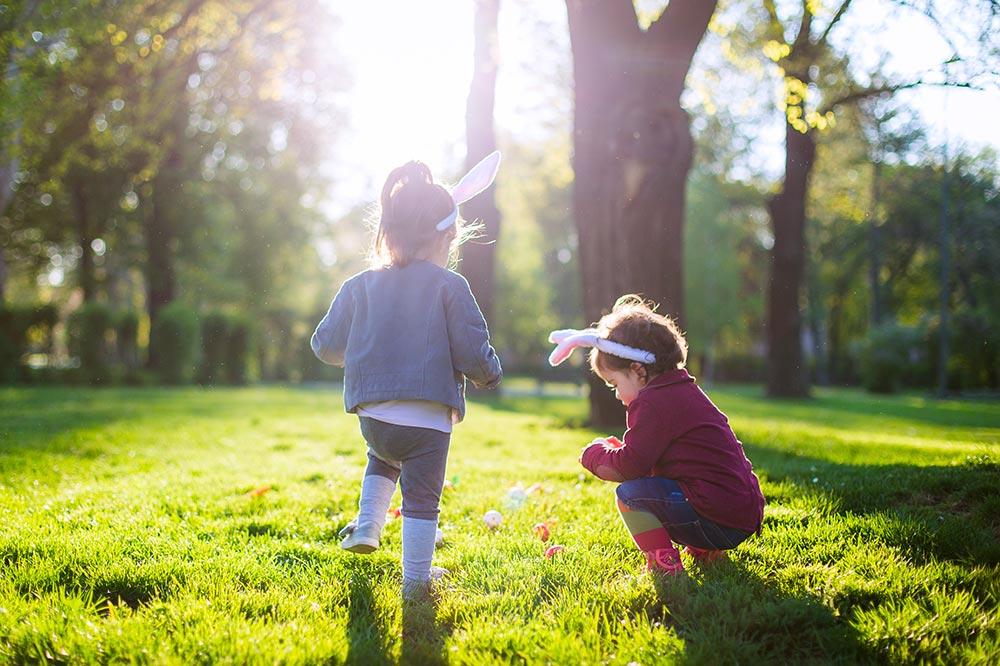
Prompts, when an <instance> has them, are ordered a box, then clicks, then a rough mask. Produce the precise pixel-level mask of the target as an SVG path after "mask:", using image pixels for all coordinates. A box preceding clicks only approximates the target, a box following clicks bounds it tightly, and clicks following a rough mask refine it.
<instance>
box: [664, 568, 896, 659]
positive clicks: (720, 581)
mask: <svg viewBox="0 0 1000 666" xmlns="http://www.w3.org/2000/svg"><path fill="white" fill-rule="evenodd" d="M702 573H703V576H701V577H700V579H695V578H692V577H689V576H688V575H687V574H683V575H681V576H678V577H672V576H671V577H657V578H656V579H655V581H654V588H655V590H656V597H657V606H656V607H655V611H656V612H658V613H659V614H660V617H661V618H662V621H664V622H667V623H669V624H670V625H672V626H673V627H674V630H675V631H676V632H677V635H678V636H679V637H680V638H682V639H683V641H684V646H685V647H684V654H683V656H681V657H680V658H679V659H678V661H677V663H684V664H730V663H731V664H779V663H823V664H834V663H841V664H867V663H877V662H878V659H877V657H876V655H874V654H873V653H872V652H871V651H870V649H869V648H868V647H867V646H866V645H864V644H863V641H862V638H861V636H860V635H859V634H858V632H857V631H856V630H855V629H854V628H853V627H852V626H850V625H849V624H847V623H845V622H843V621H842V619H841V618H838V617H837V616H836V615H835V613H834V612H833V610H832V609H830V608H827V607H826V606H824V605H823V604H822V603H821V602H820V601H819V600H818V599H813V598H809V597H803V596H795V595H792V594H788V593H785V592H782V591H781V590H779V589H778V588H777V587H776V586H771V585H768V584H767V583H766V582H765V581H764V580H762V579H761V578H759V577H758V576H756V575H755V574H754V573H752V572H751V571H749V570H748V569H746V568H745V567H743V566H742V565H741V564H739V563H736V562H733V561H731V560H723V561H721V562H717V563H715V564H713V565H711V566H709V567H707V568H706V569H705V570H704V571H703V572H702ZM650 610H651V609H648V608H647V609H646V611H647V613H648V612H649V611H650Z"/></svg>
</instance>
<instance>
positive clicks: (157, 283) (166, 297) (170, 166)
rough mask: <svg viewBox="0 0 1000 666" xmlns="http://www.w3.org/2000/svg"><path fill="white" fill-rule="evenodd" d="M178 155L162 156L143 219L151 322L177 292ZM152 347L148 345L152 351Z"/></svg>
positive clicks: (147, 301)
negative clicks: (175, 212) (175, 269)
mask: <svg viewBox="0 0 1000 666" xmlns="http://www.w3.org/2000/svg"><path fill="white" fill-rule="evenodd" d="M180 161H181V160H180V156H179V154H178V153H177V152H176V149H175V150H174V151H173V152H172V153H171V154H170V155H169V156H168V157H167V158H166V159H165V160H164V162H163V164H162V165H161V168H160V172H159V173H158V174H157V176H156V177H155V178H154V180H153V183H152V186H153V188H152V196H151V197H150V202H149V208H148V210H147V212H146V214H145V216H144V217H145V222H146V289H147V294H148V296H147V298H146V312H147V314H148V315H149V323H150V326H152V325H153V323H154V322H156V315H157V313H158V312H159V311H160V310H161V309H162V308H163V306H165V305H167V304H168V303H170V302H171V301H173V300H174V298H176V296H177V293H176V291H177V285H176V275H175V271H174V246H175V245H176V242H177V239H176V231H175V229H176V225H175V223H174V220H173V211H174V210H176V207H177V206H178V205H179V200H180V197H181V196H182V192H181V186H180V184H179V180H178V179H179V170H180ZM154 352H155V350H153V349H151V350H150V354H151V355H152V354H153V353H154Z"/></svg>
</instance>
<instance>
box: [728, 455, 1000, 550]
mask: <svg viewBox="0 0 1000 666" xmlns="http://www.w3.org/2000/svg"><path fill="white" fill-rule="evenodd" d="M747 449H748V455H749V456H750V458H751V460H753V461H754V468H755V470H756V471H757V472H758V473H759V474H762V475H764V476H765V477H766V479H767V481H768V482H769V483H771V484H780V483H785V484H789V483H790V484H792V486H793V487H794V488H795V490H794V491H791V492H788V491H787V490H785V491H783V490H781V489H780V488H779V489H778V490H777V491H775V490H774V489H773V488H772V489H771V491H770V493H769V496H768V503H769V504H770V505H771V506H783V505H784V506H787V505H789V504H791V503H794V502H795V501H796V500H798V499H800V498H803V497H818V498H822V499H823V501H822V502H816V501H813V500H810V502H809V504H812V505H815V506H816V507H818V511H819V512H820V513H818V514H813V515H805V514H804V515H802V516H801V517H800V518H798V520H799V521H800V522H802V524H803V525H805V524H806V523H807V522H809V521H810V520H812V519H814V518H815V517H817V516H819V515H822V512H823V511H826V513H828V514H831V515H836V516H847V515H874V514H881V515H883V516H885V517H886V518H887V519H890V520H891V521H895V522H896V523H897V524H895V525H889V526H888V529H884V530H880V533H879V534H878V535H860V536H862V537H865V538H868V537H869V536H878V537H879V538H881V539H882V540H884V541H885V540H888V541H889V543H887V544H886V545H890V546H895V547H897V548H899V549H900V551H901V552H902V553H904V554H905V555H906V556H907V557H909V558H911V559H912V560H913V561H915V562H921V561H925V560H927V559H928V558H929V557H933V558H935V559H938V560H954V561H970V560H971V561H973V562H975V563H976V564H986V565H997V564H1000V483H997V479H998V478H1000V464H998V463H997V462H996V461H995V460H993V459H991V458H989V457H979V458H970V459H969V460H968V461H967V462H966V464H959V465H929V466H919V465H901V464H891V465H854V464H847V463H836V462H831V461H829V460H825V459H822V458H815V457H810V456H804V455H797V454H793V453H790V452H788V451H785V450H783V449H779V448H771V447H767V446H761V445H756V444H754V445H748V446H747ZM786 488H787V486H786ZM765 494H766V495H767V494H768V493H765ZM768 520H769V518H768V516H767V514H765V524H766V523H767V521H768Z"/></svg>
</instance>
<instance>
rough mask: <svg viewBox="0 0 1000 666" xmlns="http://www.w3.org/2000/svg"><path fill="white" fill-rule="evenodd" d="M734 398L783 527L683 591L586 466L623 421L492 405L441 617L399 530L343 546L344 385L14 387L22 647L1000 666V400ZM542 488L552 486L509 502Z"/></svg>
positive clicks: (529, 404) (0, 527)
mask: <svg viewBox="0 0 1000 666" xmlns="http://www.w3.org/2000/svg"><path fill="white" fill-rule="evenodd" d="M512 385H513V386H516V385H517V384H516V382H515V383H512ZM711 395H712V396H713V398H715V399H716V401H717V402H718V404H719V405H720V406H721V407H722V408H723V410H724V411H726V412H727V413H728V414H729V416H730V418H731V420H732V422H733V425H734V427H735V429H736V431H737V433H738V434H739V435H740V437H741V439H742V440H743V441H744V442H745V444H746V449H747V452H748V455H749V456H750V458H751V460H752V461H753V462H754V465H755V468H756V469H757V472H758V474H759V475H760V477H761V480H762V483H763V490H764V494H765V496H766V497H767V498H768V502H769V503H768V506H767V509H766V515H765V523H764V530H763V533H762V534H761V535H760V536H758V537H754V538H752V539H751V540H750V541H748V542H746V543H745V544H743V545H741V546H740V547H739V548H738V549H737V550H736V551H734V552H733V553H732V555H731V558H730V560H729V561H728V562H723V563H721V564H719V565H716V566H714V567H712V568H709V569H700V568H698V567H697V566H696V565H693V564H689V566H688V573H687V575H685V576H683V577H681V578H679V579H677V580H669V581H662V580H656V579H654V578H652V577H650V576H649V575H647V574H645V573H642V572H641V567H642V564H643V561H644V560H643V558H642V556H641V554H640V553H638V552H637V551H636V550H635V548H634V546H633V544H632V543H631V541H630V539H629V537H628V535H627V534H626V532H625V530H624V528H623V527H622V526H621V524H620V520H619V518H618V517H617V514H616V513H615V511H614V509H613V501H612V490H613V486H612V485H610V484H604V483H602V482H599V481H596V480H594V479H591V478H585V477H581V476H580V472H581V470H580V468H579V467H578V465H577V463H576V457H577V455H578V452H579V449H580V447H581V445H582V444H584V443H585V442H587V441H589V440H590V439H592V438H593V437H594V435H595V434H608V433H595V432H593V431H589V430H584V429H579V428H575V427H572V426H571V425H568V424H574V423H580V422H582V420H583V418H584V416H585V404H584V402H583V399H582V398H572V397H569V398H544V399H541V398H536V397H531V396H525V397H508V398H503V399H497V398H495V397H493V398H490V399H487V400H481V401H477V402H476V403H475V404H473V405H472V406H471V408H470V410H469V416H468V420H467V421H466V423H464V424H462V425H460V426H459V427H458V428H457V429H456V433H455V436H454V438H453V442H452V452H451V457H450V462H449V469H448V476H449V477H450V478H451V479H452V480H453V481H454V486H453V487H451V488H449V489H447V490H446V491H445V496H444V500H443V505H442V513H441V522H442V527H443V530H444V532H445V535H446V538H445V542H444V545H443V546H442V547H441V548H440V549H439V550H438V553H437V557H436V561H437V563H438V564H440V565H442V566H445V567H447V568H448V569H450V570H451V572H452V573H451V575H450V576H449V577H448V578H446V579H445V580H444V581H443V584H442V585H441V587H440V592H441V597H440V601H439V604H438V606H437V611H436V613H437V617H436V620H435V621H433V622H428V621H427V618H426V617H424V616H419V617H407V618H404V617H403V614H402V611H401V608H400V602H399V598H398V578H399V575H400V571H399V563H398V562H399V549H400V535H399V522H398V521H395V522H390V523H389V525H388V527H387V529H386V534H385V537H384V539H383V548H382V550H380V551H379V552H377V553H376V554H374V555H372V556H367V557H366V556H358V555H350V554H346V553H344V552H342V551H341V550H340V549H339V548H338V546H337V541H338V540H337V536H336V534H337V531H338V530H339V529H340V528H341V527H342V526H343V525H344V524H345V523H346V522H347V521H348V520H349V519H350V518H351V517H352V516H353V514H354V509H355V507H356V502H357V491H358V485H359V480H360V478H361V474H362V471H363V469H364V461H365V458H364V445H363V442H362V440H361V438H360V435H359V433H358V429H357V422H356V419H355V418H354V417H351V416H348V415H345V414H344V413H343V407H342V403H341V400H340V395H339V393H338V392H336V391H334V390H322V389H311V390H310V389H299V388H248V389H240V390H199V389H177V390H166V389H116V390H87V389H10V388H8V389H0V567H2V572H0V661H2V662H3V663H12V664H13V663H43V662H44V663H122V662H125V663H129V662H135V663H157V664H159V663H171V664H194V663H261V664H271V663H287V664H315V663H341V662H348V663H357V664H379V663H390V662H395V661H398V660H402V661H405V662H410V663H434V662H435V661H439V662H449V663H456V664H461V663H522V662H527V663H533V664H534V663H539V664H543V663H548V662H551V663H555V664H582V663H590V664H602V663H607V664H623V665H624V664H630V663H637V664H644V665H648V664H662V663H695V664H703V663H712V664H714V663H746V664H751V663H802V662H808V663H846V664H854V663H868V662H889V663H920V662H926V663H983V664H993V663H998V660H1000V610H998V608H1000V543H998V542H1000V465H998V462H1000V443H998V438H1000V402H997V401H993V402H985V401H978V402H977V401H935V400H932V399H928V398H923V397H919V396H905V397H893V398H880V399H877V398H873V397H871V396H867V395H865V394H863V393H860V392H853V391H844V390H828V391H817V397H816V398H815V399H814V400H812V401H808V402H767V401H764V400H763V399H762V398H761V396H760V391H759V389H757V388H737V389H721V388H716V389H713V390H712V391H711ZM619 434H620V433H619ZM517 482H520V483H522V484H523V485H524V486H525V487H529V486H531V485H532V484H535V483H540V484H542V488H543V490H542V491H541V492H539V493H536V494H531V495H529V498H528V501H527V502H526V503H525V504H524V505H523V506H522V507H521V508H519V509H510V508H506V507H505V506H504V497H505V493H506V491H507V489H508V488H509V487H510V485H511V484H513V483H517ZM395 502H396V503H397V504H398V496H397V498H396V500H395ZM491 508H497V509H500V510H501V511H503V512H504V516H505V521H504V524H503V526H502V528H501V529H500V530H498V531H496V532H491V531H490V530H489V529H487V528H486V527H485V526H484V525H483V523H482V514H483V512H484V511H486V510H487V509H491ZM543 521H548V522H549V523H550V525H551V526H552V541H551V542H550V543H552V542H556V543H559V544H562V545H564V546H565V547H566V550H565V551H564V552H562V553H560V554H559V555H557V556H555V557H554V558H553V559H552V560H549V559H546V558H545V557H544V556H543V551H544V549H545V546H546V544H543V543H542V542H541V541H540V540H538V539H537V538H536V537H535V536H534V535H533V534H532V527H533V526H534V525H535V524H536V523H539V522H543ZM404 620H405V622H404ZM404 625H405V626H404ZM404 630H405V631H404Z"/></svg>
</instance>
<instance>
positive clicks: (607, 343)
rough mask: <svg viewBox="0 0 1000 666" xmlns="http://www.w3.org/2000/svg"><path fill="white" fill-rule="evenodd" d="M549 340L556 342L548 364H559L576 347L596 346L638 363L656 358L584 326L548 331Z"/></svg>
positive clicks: (648, 361) (651, 354)
mask: <svg viewBox="0 0 1000 666" xmlns="http://www.w3.org/2000/svg"><path fill="white" fill-rule="evenodd" d="M549 342H555V343H556V348H555V349H553V350H552V353H551V354H549V365H559V364H560V363H562V362H563V361H565V360H566V359H567V358H569V356H570V354H572V353H573V350H574V349H576V348H577V347H597V348H598V349H599V350H601V351H602V352H605V353H606V354H611V355H612V356H617V357H618V358H624V359H628V360H629V361H638V362H639V363H652V362H654V361H655V360H656V356H655V355H653V353H652V352H648V351H644V350H642V349H636V348H635V347H629V346H628V345H623V344H621V343H620V342H614V341H612V340H608V339H607V338H602V337H601V336H600V335H598V334H597V329H596V328H585V329H583V330H582V331H578V330H576V329H573V328H566V329H563V330H560V331H552V332H551V333H549Z"/></svg>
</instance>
